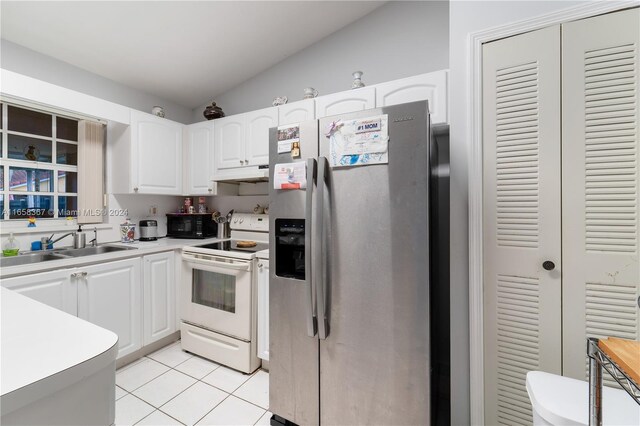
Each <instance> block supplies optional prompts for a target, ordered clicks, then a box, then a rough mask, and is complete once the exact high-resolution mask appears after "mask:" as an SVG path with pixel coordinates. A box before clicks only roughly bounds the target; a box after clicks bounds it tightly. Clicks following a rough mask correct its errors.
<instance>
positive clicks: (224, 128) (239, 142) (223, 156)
mask: <svg viewBox="0 0 640 426" xmlns="http://www.w3.org/2000/svg"><path fill="white" fill-rule="evenodd" d="M213 129H214V138H213V144H214V146H215V150H214V158H215V162H216V169H229V168H237V167H244V165H245V153H244V144H245V142H244V141H245V137H244V136H245V135H244V132H245V128H244V114H239V115H232V116H231V117H223V118H218V119H217V120H215V121H214V123H213Z"/></svg>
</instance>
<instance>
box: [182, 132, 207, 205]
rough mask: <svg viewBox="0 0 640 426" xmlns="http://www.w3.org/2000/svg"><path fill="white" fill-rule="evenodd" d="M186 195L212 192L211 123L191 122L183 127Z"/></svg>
mask: <svg viewBox="0 0 640 426" xmlns="http://www.w3.org/2000/svg"><path fill="white" fill-rule="evenodd" d="M184 142H185V148H186V161H185V162H184V170H185V176H186V185H185V191H184V192H185V194H186V195H212V193H213V181H212V180H211V177H212V176H213V123H211V122H204V123H196V124H191V125H189V126H185V128H184Z"/></svg>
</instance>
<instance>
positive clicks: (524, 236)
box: [482, 26, 584, 425]
mask: <svg viewBox="0 0 640 426" xmlns="http://www.w3.org/2000/svg"><path fill="white" fill-rule="evenodd" d="M482 90H483V155H484V161H483V163H484V167H483V169H484V182H483V185H484V188H483V220H484V224H483V239H484V241H483V250H484V251H483V256H484V261H483V274H484V354H485V367H484V378H485V423H486V424H488V425H497V424H531V422H532V416H531V405H530V403H529V397H528V394H527V390H526V386H525V379H526V373H527V372H528V371H531V370H542V371H547V372H549V373H554V374H561V373H562V369H561V367H562V364H561V360H562V354H561V348H562V340H561V338H562V333H561V331H562V329H561V300H562V291H561V290H562V289H561V285H562V281H561V271H562V259H561V239H560V238H561V228H560V209H559V208H558V206H560V203H561V200H560V193H561V192H560V184H559V183H560V150H561V147H560V27H559V26H554V27H549V28H545V29H542V30H539V31H534V32H530V33H527V34H522V35H519V36H516V37H511V38H508V39H503V40H499V41H495V42H492V43H487V44H485V45H484V47H483V88H482ZM544 261H552V262H554V263H555V268H553V269H552V270H546V269H544V268H543V266H542V264H543V262H544ZM581 347H582V348H583V350H584V342H583V343H582V344H581Z"/></svg>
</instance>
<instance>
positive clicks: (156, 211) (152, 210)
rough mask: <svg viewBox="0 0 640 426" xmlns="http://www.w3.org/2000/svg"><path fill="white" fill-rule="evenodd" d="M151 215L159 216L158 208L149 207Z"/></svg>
mask: <svg viewBox="0 0 640 426" xmlns="http://www.w3.org/2000/svg"><path fill="white" fill-rule="evenodd" d="M149 214H150V215H151V216H155V215H157V214H158V206H151V207H149Z"/></svg>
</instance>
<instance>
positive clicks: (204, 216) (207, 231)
mask: <svg viewBox="0 0 640 426" xmlns="http://www.w3.org/2000/svg"><path fill="white" fill-rule="evenodd" d="M217 232H218V224H217V223H215V222H214V220H213V218H212V217H211V213H167V237H169V238H209V237H215V236H216V234H217Z"/></svg>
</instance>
